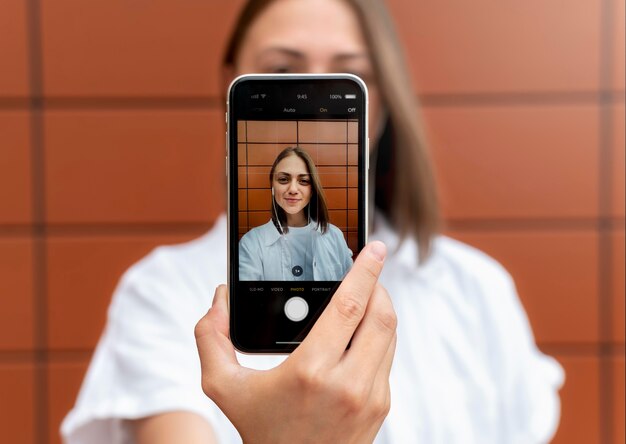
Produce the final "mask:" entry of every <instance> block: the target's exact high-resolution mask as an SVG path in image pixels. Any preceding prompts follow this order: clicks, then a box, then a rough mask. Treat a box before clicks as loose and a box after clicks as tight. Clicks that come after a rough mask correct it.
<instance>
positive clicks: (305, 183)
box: [300, 179, 310, 185]
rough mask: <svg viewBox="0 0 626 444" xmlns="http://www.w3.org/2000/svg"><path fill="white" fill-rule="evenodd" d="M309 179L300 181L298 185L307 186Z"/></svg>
mask: <svg viewBox="0 0 626 444" xmlns="http://www.w3.org/2000/svg"><path fill="white" fill-rule="evenodd" d="M309 183H310V181H309V179H300V185H309Z"/></svg>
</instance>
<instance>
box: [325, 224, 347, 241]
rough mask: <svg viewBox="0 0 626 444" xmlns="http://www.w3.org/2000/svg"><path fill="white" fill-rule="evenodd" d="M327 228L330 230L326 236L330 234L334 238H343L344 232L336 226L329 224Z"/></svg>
mask: <svg viewBox="0 0 626 444" xmlns="http://www.w3.org/2000/svg"><path fill="white" fill-rule="evenodd" d="M327 228H328V230H327V231H326V234H330V235H331V236H333V237H338V236H341V237H343V231H341V230H340V229H339V227H337V226H336V225H333V224H331V223H330V222H329V223H328V227H327Z"/></svg>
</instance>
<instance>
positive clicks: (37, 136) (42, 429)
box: [26, 0, 49, 444]
mask: <svg viewBox="0 0 626 444" xmlns="http://www.w3.org/2000/svg"><path fill="white" fill-rule="evenodd" d="M26 5H27V14H26V17H27V18H26V19H27V23H26V26H27V29H28V34H27V39H28V61H29V65H30V66H29V86H30V97H29V100H28V104H29V114H30V136H31V140H30V147H31V174H32V177H31V180H32V190H31V199H32V201H31V204H32V211H33V221H34V224H33V226H32V229H31V230H32V231H31V232H32V236H33V321H34V324H33V335H34V339H35V352H34V356H33V358H34V381H33V384H34V390H33V394H34V399H33V401H34V406H33V411H34V418H33V423H34V424H35V432H34V437H35V440H36V442H38V443H42V444H46V443H47V442H48V438H49V436H48V425H49V424H48V422H49V418H48V380H47V360H48V352H47V349H46V346H47V334H46V333H47V319H46V310H47V301H46V297H47V291H46V268H47V264H46V243H45V241H46V226H45V202H44V193H45V189H44V187H45V185H44V181H45V178H44V149H43V144H44V140H43V137H44V136H43V126H44V121H43V119H44V117H43V112H44V110H43V99H42V94H43V66H42V64H43V58H42V30H41V3H40V0H28V2H27V4H26Z"/></svg>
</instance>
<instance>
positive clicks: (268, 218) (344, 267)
mask: <svg viewBox="0 0 626 444" xmlns="http://www.w3.org/2000/svg"><path fill="white" fill-rule="evenodd" d="M226 107H227V113H226V122H227V137H226V140H227V157H226V169H227V177H228V264H229V271H228V287H229V294H230V297H229V311H230V338H231V341H232V342H233V344H234V346H235V348H236V349H238V350H239V351H241V352H243V353H289V352H291V351H293V350H294V349H295V348H296V347H297V346H298V345H299V344H300V343H301V342H302V340H303V339H304V338H305V337H306V335H307V333H308V332H309V331H310V329H311V327H312V326H313V324H314V323H315V321H316V320H317V318H318V317H319V316H320V314H321V313H322V311H323V310H324V308H325V307H326V305H327V304H328V302H329V300H330V298H331V297H332V295H333V293H334V292H335V291H336V290H337V288H338V286H339V284H340V283H341V280H342V279H343V277H344V276H345V274H346V273H347V272H348V271H349V270H350V267H351V266H352V263H353V260H354V258H356V256H357V254H358V253H359V251H360V250H361V249H362V248H363V246H364V245H365V243H366V241H367V239H366V238H367V170H368V136H367V128H368V125H367V88H366V86H365V83H364V82H363V81H362V80H361V79H360V78H358V77H357V76H354V75H351V74H324V75H317V74H316V75H313V74H271V75H269V74H268V75H265V74H252V75H244V76H241V77H238V78H236V79H235V80H234V81H233V82H232V83H231V85H230V88H229V91H228V98H227V104H226Z"/></svg>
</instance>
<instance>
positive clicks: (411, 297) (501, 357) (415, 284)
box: [62, 0, 563, 444]
mask: <svg viewBox="0 0 626 444" xmlns="http://www.w3.org/2000/svg"><path fill="white" fill-rule="evenodd" d="M224 72H225V73H226V78H225V79H224V80H225V84H227V83H228V81H229V80H230V79H231V78H234V76H236V75H240V74H245V73H282V72H297V73H302V72H310V73H328V72H350V73H354V74H357V75H358V76H360V77H361V78H362V79H364V80H365V82H366V83H367V85H368V90H369V99H370V102H369V104H370V109H369V116H370V121H369V124H370V128H369V134H370V138H371V144H370V145H371V151H370V173H371V177H370V190H371V191H372V195H371V196H370V198H371V201H370V206H369V207H370V208H371V209H374V208H375V210H374V211H373V221H372V223H371V224H370V227H372V229H373V232H372V233H371V234H370V239H377V240H378V241H373V242H371V243H370V244H368V245H367V246H366V247H365V248H364V249H363V250H362V251H361V253H360V254H359V256H358V257H357V258H356V260H355V261H354V264H353V266H352V268H351V270H350V271H349V272H348V274H347V275H346V277H345V279H344V281H343V283H342V285H341V286H340V287H339V289H338V290H337V292H336V293H335V295H334V296H333V298H332V300H331V302H330V303H329V305H328V307H327V308H326V309H325V311H324V312H323V313H322V315H321V317H320V318H319V320H318V321H317V322H316V324H315V325H314V326H313V329H312V330H311V332H310V333H309V335H308V336H307V338H306V339H305V340H304V341H303V343H302V344H301V345H300V346H299V347H298V348H297V349H296V350H295V351H294V352H293V353H292V354H291V355H289V356H288V357H285V356H257V355H255V356H250V355H238V354H236V353H235V351H234V349H233V347H232V344H231V343H230V341H229V339H228V308H227V291H226V288H225V287H223V286H220V287H219V288H218V289H217V291H215V296H214V297H213V298H212V294H213V293H214V290H215V287H216V286H218V285H219V284H220V283H223V282H225V281H226V274H227V273H226V270H227V266H226V265H227V264H226V222H225V218H224V217H222V218H220V219H219V220H218V221H217V222H216V224H215V226H214V227H213V228H212V229H211V231H210V232H209V233H207V234H206V235H205V236H203V237H202V238H200V239H197V240H195V241H192V242H190V243H187V244H184V245H179V246H174V247H161V248H158V249H156V250H155V251H154V252H153V253H152V254H150V255H149V256H148V257H146V258H145V259H143V260H142V261H140V262H139V263H138V264H136V265H135V266H133V267H132V268H131V269H130V270H129V271H128V272H127V273H126V274H125V275H124V277H123V278H122V280H121V282H120V285H119V287H118V289H117V290H116V293H115V295H114V298H113V302H112V305H111V308H110V310H109V317H108V323H107V327H106V329H105V331H104V333H103V336H102V338H101V340H100V343H99V345H98V348H97V350H96V353H95V355H94V357H93V359H92V362H91V364H90V368H89V371H88V373H87V376H86V378H85V381H84V382H83V386H82V388H81V392H80V395H79V397H78V400H77V403H76V405H75V407H74V409H73V410H72V411H71V412H70V413H69V415H68V416H67V417H66V419H65V421H64V424H63V427H62V432H63V435H64V437H65V439H66V441H67V442H68V443H69V444H73V443H108V444H111V443H113V444H117V443H126V442H138V443H152V444H160V443H181V442H184V443H207V442H220V443H234V442H241V440H242V439H243V441H244V442H263V443H265V442H268V443H269V442H271V443H275V442H333V443H348V442H372V441H374V440H375V441H376V442H377V443H406V442H415V443H429V444H433V443H435V444H437V443H446V444H447V443H463V444H467V443H481V444H484V443H539V442H547V441H549V440H550V439H551V436H552V435H553V433H554V431H555V429H556V426H557V424H558V419H559V397H558V389H559V387H560V385H561V383H562V380H563V373H562V370H561V368H560V366H559V365H558V364H557V363H556V361H554V360H553V359H552V358H550V357H547V356H545V355H543V354H542V353H541V352H540V351H539V350H538V349H537V347H536V345H535V343H534V340H533V336H532V332H531V330H530V326H529V323H528V321H527V318H526V315H525V313H524V310H523V308H522V306H521V304H520V301H519V299H518V297H517V294H516V291H515V286H514V284H513V281H512V279H511V278H510V276H509V275H508V273H507V272H506V271H505V270H504V269H503V268H502V267H501V266H500V265H499V264H498V263H496V262H495V261H494V260H493V259H491V258H489V257H488V256H486V255H485V254H483V253H481V252H479V251H477V250H475V249H473V248H471V247H469V246H467V245H464V244H462V243H460V242H457V241H454V240H452V239H450V238H447V237H445V236H442V235H440V234H438V230H439V225H438V221H439V212H438V206H437V198H436V185H435V181H434V178H433V174H432V166H431V162H430V160H429V156H428V150H427V146H426V144H425V142H424V136H423V131H422V126H421V123H420V117H419V113H418V109H417V106H416V100H415V96H414V95H413V93H412V91H413V88H412V86H411V84H410V81H409V76H408V73H407V68H406V65H405V63H404V60H403V58H402V53H401V50H400V44H399V42H398V40H397V38H396V36H395V32H394V29H393V25H392V21H391V19H390V17H389V14H388V12H387V10H386V8H385V6H384V4H383V2H382V1H378V0H250V1H248V2H246V4H245V6H244V7H243V9H242V13H241V15H240V17H239V19H238V21H237V23H236V26H235V28H234V30H233V33H232V35H231V37H230V40H229V43H228V46H227V50H226V55H225V58H224ZM379 241H382V242H379ZM383 243H384V244H386V246H387V249H388V250H387V249H386V248H385V246H384V245H383ZM387 251H389V253H388V254H387V253H386V252H387ZM383 265H384V267H383ZM212 299H213V302H212V305H211V300H212ZM392 301H393V302H392ZM209 306H211V308H210V310H209V312H208V313H206V310H207V309H208V308H209ZM205 313H206V315H205ZM203 315H205V316H204V317H203ZM200 318H202V319H201V320H200V322H198V319H200ZM196 323H197V326H196V329H195V337H194V331H193V330H194V325H196ZM348 344H350V346H349V347H347V346H348ZM198 353H199V358H198ZM392 362H393V366H392ZM200 381H202V384H200ZM205 393H206V395H205ZM207 395H208V396H207Z"/></svg>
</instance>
